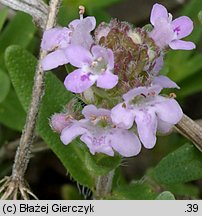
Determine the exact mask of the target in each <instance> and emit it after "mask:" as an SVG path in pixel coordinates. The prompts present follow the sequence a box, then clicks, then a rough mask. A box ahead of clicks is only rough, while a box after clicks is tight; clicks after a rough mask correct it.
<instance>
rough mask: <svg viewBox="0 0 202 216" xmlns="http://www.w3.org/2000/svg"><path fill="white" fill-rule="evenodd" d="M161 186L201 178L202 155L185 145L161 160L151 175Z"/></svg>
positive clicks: (190, 146) (192, 147)
mask: <svg viewBox="0 0 202 216" xmlns="http://www.w3.org/2000/svg"><path fill="white" fill-rule="evenodd" d="M152 176H153V178H154V179H155V180H156V181H157V182H160V183H162V184H168V185H172V184H178V183H185V182H189V181H193V180H197V179H201V178H202V153H201V152H199V151H198V150H197V149H196V148H195V147H194V145H191V144H185V145H183V146H182V147H180V148H179V149H177V150H176V151H174V152H173V153H171V154H169V155H167V156H166V157H165V158H163V159H162V160H161V161H160V163H159V164H158V165H157V166H156V167H155V169H154V170H153V173H152Z"/></svg>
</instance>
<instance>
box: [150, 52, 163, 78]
mask: <svg viewBox="0 0 202 216" xmlns="http://www.w3.org/2000/svg"><path fill="white" fill-rule="evenodd" d="M163 65H164V61H163V55H160V56H159V57H158V58H157V59H155V60H154V67H153V69H152V71H151V72H150V73H151V74H152V75H154V76H157V75H158V74H159V71H160V70H161V69H162V68H163Z"/></svg>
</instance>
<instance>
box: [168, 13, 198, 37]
mask: <svg viewBox="0 0 202 216" xmlns="http://www.w3.org/2000/svg"><path fill="white" fill-rule="evenodd" d="M172 27H173V30H174V32H175V33H176V34H177V39H181V38H184V37H186V36H188V35H190V34H191V32H192V31H193V28H194V25H193V22H192V20H191V19H190V18H189V17H187V16H181V17H179V18H177V19H175V20H173V21H172Z"/></svg>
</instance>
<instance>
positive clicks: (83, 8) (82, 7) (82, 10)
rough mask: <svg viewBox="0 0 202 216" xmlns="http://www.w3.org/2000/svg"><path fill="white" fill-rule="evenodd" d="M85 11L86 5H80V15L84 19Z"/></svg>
mask: <svg viewBox="0 0 202 216" xmlns="http://www.w3.org/2000/svg"><path fill="white" fill-rule="evenodd" d="M84 13H85V7H84V6H82V5H80V6H79V15H80V20H82V19H83V15H84Z"/></svg>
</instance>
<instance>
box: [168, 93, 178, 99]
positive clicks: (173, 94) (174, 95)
mask: <svg viewBox="0 0 202 216" xmlns="http://www.w3.org/2000/svg"><path fill="white" fill-rule="evenodd" d="M176 97H177V95H176V94H175V93H173V92H172V93H170V94H169V98H176Z"/></svg>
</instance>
